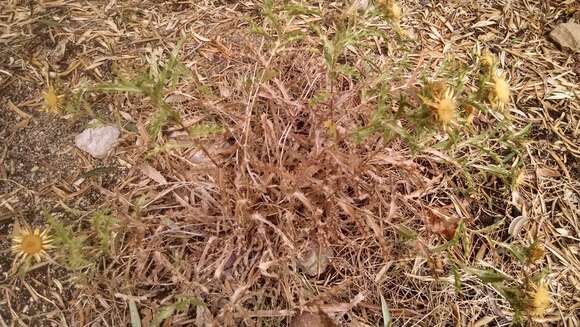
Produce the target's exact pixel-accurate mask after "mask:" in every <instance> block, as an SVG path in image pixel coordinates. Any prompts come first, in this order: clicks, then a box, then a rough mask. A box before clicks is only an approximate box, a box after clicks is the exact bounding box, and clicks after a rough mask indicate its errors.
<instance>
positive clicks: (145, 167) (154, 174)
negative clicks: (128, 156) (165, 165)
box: [139, 163, 167, 185]
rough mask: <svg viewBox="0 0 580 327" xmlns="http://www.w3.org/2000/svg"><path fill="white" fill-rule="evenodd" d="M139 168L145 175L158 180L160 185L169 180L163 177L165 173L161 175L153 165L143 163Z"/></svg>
mask: <svg viewBox="0 0 580 327" xmlns="http://www.w3.org/2000/svg"><path fill="white" fill-rule="evenodd" d="M139 168H140V169H141V172H142V173H143V174H144V175H145V176H147V177H149V178H151V179H152V180H154V181H156V182H157V183H158V184H160V185H164V184H167V180H166V179H165V177H163V175H161V173H160V172H159V171H158V170H157V169H155V168H153V167H151V165H149V164H146V163H143V164H141V166H139Z"/></svg>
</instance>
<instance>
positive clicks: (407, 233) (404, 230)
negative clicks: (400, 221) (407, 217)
mask: <svg viewBox="0 0 580 327" xmlns="http://www.w3.org/2000/svg"><path fill="white" fill-rule="evenodd" d="M396 228H397V231H398V232H399V236H400V237H401V239H402V240H403V242H406V241H412V240H416V239H417V233H416V232H415V231H414V230H412V229H410V228H409V227H407V226H405V225H398V226H397V227H396Z"/></svg>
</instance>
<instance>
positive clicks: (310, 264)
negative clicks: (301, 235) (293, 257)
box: [298, 243, 334, 277]
mask: <svg viewBox="0 0 580 327" xmlns="http://www.w3.org/2000/svg"><path fill="white" fill-rule="evenodd" d="M333 255H334V252H333V251H332V249H331V248H327V247H321V246H318V245H316V244H314V243H311V244H309V248H308V249H307V250H306V251H305V252H303V253H302V255H301V256H300V258H299V262H298V263H299V265H300V267H301V268H302V270H303V271H304V272H305V273H306V274H307V275H308V276H310V277H316V276H319V275H320V274H322V273H323V272H324V271H325V270H326V268H327V267H328V264H329V263H330V258H331V257H332V256H333Z"/></svg>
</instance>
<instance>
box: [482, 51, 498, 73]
mask: <svg viewBox="0 0 580 327" xmlns="http://www.w3.org/2000/svg"><path fill="white" fill-rule="evenodd" d="M479 60H480V62H481V65H482V66H483V67H485V68H487V69H489V68H491V67H493V65H494V63H495V56H494V55H493V54H492V53H491V52H489V51H488V50H485V51H484V52H483V54H482V55H481V57H480V59H479Z"/></svg>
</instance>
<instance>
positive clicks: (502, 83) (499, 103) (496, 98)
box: [489, 74, 511, 109]
mask: <svg viewBox="0 0 580 327" xmlns="http://www.w3.org/2000/svg"><path fill="white" fill-rule="evenodd" d="M510 95H511V90H510V85H509V83H508V82H507V81H506V80H505V77H504V76H503V75H498V74H494V76H493V78H492V81H491V90H490V92H489V101H490V103H491V104H492V105H493V106H495V107H496V108H500V109H501V108H504V107H505V106H506V105H507V104H508V103H509V101H510Z"/></svg>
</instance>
